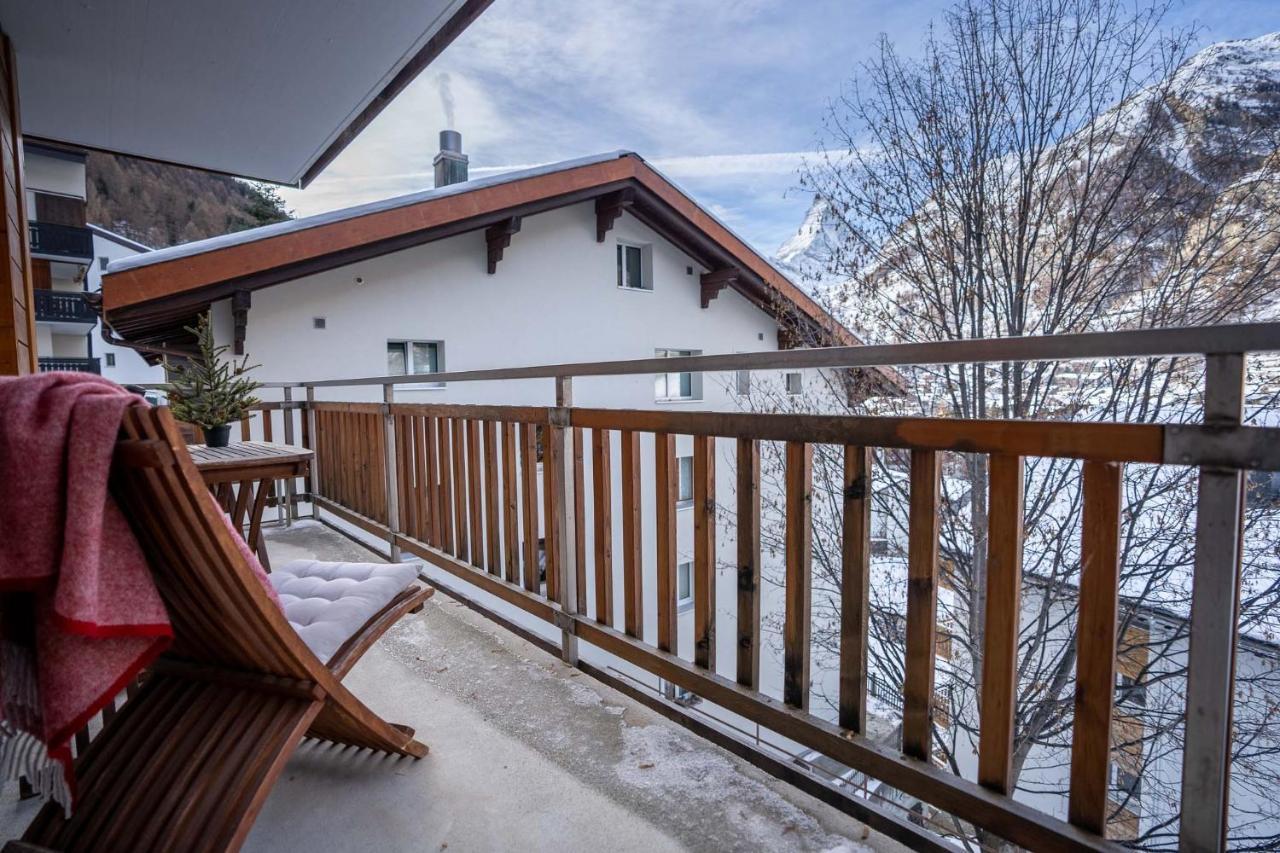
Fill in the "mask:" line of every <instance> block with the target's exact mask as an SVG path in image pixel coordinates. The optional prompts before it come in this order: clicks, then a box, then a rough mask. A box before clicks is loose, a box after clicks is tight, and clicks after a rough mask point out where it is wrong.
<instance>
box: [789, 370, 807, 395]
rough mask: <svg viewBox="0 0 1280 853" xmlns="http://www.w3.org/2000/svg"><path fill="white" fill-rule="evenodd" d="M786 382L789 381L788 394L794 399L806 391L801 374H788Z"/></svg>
mask: <svg viewBox="0 0 1280 853" xmlns="http://www.w3.org/2000/svg"><path fill="white" fill-rule="evenodd" d="M786 381H787V393H788V394H790V395H791V396H793V397H794V396H795V395H797V394H799V393H800V392H801V391H803V390H804V382H803V380H802V379H801V378H800V374H799V373H788V374H787V375H786Z"/></svg>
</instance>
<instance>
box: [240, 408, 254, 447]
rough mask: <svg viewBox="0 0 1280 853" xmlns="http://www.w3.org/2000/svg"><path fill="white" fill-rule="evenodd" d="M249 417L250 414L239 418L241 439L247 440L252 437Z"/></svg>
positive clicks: (250, 416)
mask: <svg viewBox="0 0 1280 853" xmlns="http://www.w3.org/2000/svg"><path fill="white" fill-rule="evenodd" d="M251 418H252V415H251V414H250V415H245V416H244V417H243V418H241V419H240V440H241V441H249V440H251V439H252V438H253V433H252V431H251V429H250V419H251Z"/></svg>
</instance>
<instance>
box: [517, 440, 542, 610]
mask: <svg viewBox="0 0 1280 853" xmlns="http://www.w3.org/2000/svg"><path fill="white" fill-rule="evenodd" d="M535 429H536V427H534V425H533V424H528V423H522V424H520V483H521V487H522V494H521V496H520V500H521V502H522V503H523V504H524V588H525V589H527V590H529V591H530V592H538V591H539V587H540V584H539V583H538V446H537V439H536V438H535V437H534V430H535Z"/></svg>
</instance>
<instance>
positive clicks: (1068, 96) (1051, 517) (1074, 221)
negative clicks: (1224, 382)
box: [754, 0, 1280, 848]
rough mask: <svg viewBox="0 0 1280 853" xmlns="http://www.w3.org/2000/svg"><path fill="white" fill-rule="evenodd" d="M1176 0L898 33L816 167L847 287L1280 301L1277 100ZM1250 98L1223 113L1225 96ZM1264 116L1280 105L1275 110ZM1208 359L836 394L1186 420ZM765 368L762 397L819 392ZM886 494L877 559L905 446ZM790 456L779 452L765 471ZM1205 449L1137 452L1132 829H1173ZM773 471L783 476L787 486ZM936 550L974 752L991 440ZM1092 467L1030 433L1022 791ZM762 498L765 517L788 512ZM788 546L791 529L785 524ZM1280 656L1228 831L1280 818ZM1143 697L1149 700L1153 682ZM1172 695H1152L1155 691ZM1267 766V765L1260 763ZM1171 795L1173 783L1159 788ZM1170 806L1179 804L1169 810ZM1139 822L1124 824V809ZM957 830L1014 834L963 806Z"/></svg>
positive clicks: (1252, 305) (966, 736) (964, 19)
mask: <svg viewBox="0 0 1280 853" xmlns="http://www.w3.org/2000/svg"><path fill="white" fill-rule="evenodd" d="M1166 8H1167V7H1166V5H1165V4H1164V3H1162V2H1156V3H1154V4H1152V5H1141V4H1140V5H1138V6H1137V7H1134V6H1131V5H1127V4H1125V3H1121V2H1117V0H961V2H960V3H959V4H958V5H957V6H955V7H954V8H953V9H952V10H951V11H950V12H949V13H948V14H947V15H946V16H945V17H944V19H943V21H942V22H941V24H940V25H939V26H938V27H937V28H936V29H933V30H931V31H930V33H929V35H928V37H927V39H926V40H925V42H924V45H923V49H922V50H921V51H920V52H919V54H918V56H917V57H916V58H908V57H906V56H904V55H903V54H902V53H901V52H900V51H899V50H898V49H897V48H896V47H895V46H894V45H893V44H891V43H890V42H888V41H887V40H882V41H881V43H880V46H879V50H878V53H877V55H876V57H875V58H874V59H873V60H871V61H870V62H868V63H867V64H866V65H865V66H864V67H862V68H861V69H860V70H859V72H858V73H857V75H856V77H855V79H854V81H853V82H852V83H851V84H850V86H849V88H848V90H847V91H846V92H845V93H844V94H843V95H842V96H841V97H839V98H838V99H837V100H836V101H835V102H834V103H833V105H832V107H831V110H830V113H829V116H828V121H827V127H826V130H827V140H826V144H825V146H824V148H823V149H822V150H821V151H820V152H819V155H818V157H817V158H816V159H815V160H814V162H813V163H811V164H810V166H809V167H808V168H807V169H806V171H805V173H804V175H803V184H804V186H806V187H807V188H808V189H810V190H812V191H813V192H815V193H816V194H817V195H818V196H819V197H820V198H821V199H822V200H823V202H824V203H825V204H826V205H827V206H828V208H829V215H830V219H831V220H833V221H834V222H835V224H836V226H835V228H834V231H833V233H832V234H830V235H828V239H829V241H830V245H829V246H828V248H829V249H830V255H831V258H832V260H831V269H830V270H829V271H828V272H829V273H830V274H831V275H833V276H835V277H837V278H838V279H840V280H841V281H842V282H843V283H842V284H841V285H838V286H836V287H833V288H831V290H830V291H829V292H828V293H827V294H826V298H827V299H828V301H829V302H830V303H831V307H832V309H833V310H834V311H835V312H837V314H839V315H840V316H843V317H845V318H847V319H848V321H849V322H850V324H851V325H854V326H856V327H857V328H859V329H860V331H862V332H864V333H865V334H867V336H868V337H869V338H870V339H872V340H883V341H901V342H916V341H937V340H958V339H964V338H983V337H988V338H989V337H1005V336H1018V335H1029V334H1060V333H1066V332H1078V331H1086V330H1087V331H1098V330H1114V329H1123V328H1138V327H1154V326H1180V325H1199V324H1205V323H1217V322H1227V321H1238V320H1243V319H1248V318H1254V317H1263V316H1269V314H1268V312H1270V311H1271V310H1272V305H1273V303H1274V302H1275V296H1276V290H1277V286H1278V285H1280V277H1278V276H1277V275H1276V273H1277V266H1280V257H1278V255H1277V253H1278V251H1280V249H1278V247H1280V175H1278V173H1277V168H1278V167H1280V164H1278V162H1277V161H1278V160H1280V155H1277V154H1276V151H1277V147H1276V138H1275V131H1276V130H1277V128H1276V127H1275V125H1274V122H1275V118H1274V116H1275V115H1276V112H1267V111H1260V112H1259V113H1257V114H1251V113H1250V112H1249V110H1248V109H1245V108H1242V107H1241V105H1240V104H1238V103H1236V104H1233V103H1229V101H1230V94H1229V93H1228V94H1226V95H1224V94H1222V93H1219V92H1216V91H1212V92H1210V93H1209V94H1206V87H1204V86H1203V85H1202V83H1203V80H1202V75H1203V74H1204V71H1205V63H1204V62H1197V61H1195V60H1193V61H1191V62H1187V54H1188V50H1189V48H1190V46H1191V45H1192V43H1193V41H1194V38H1195V35H1194V33H1191V32H1185V31H1170V30H1167V29H1165V28H1164V26H1163V20H1164V13H1165V11H1166ZM1228 114H1229V116H1230V118H1229V120H1228V119H1224V116H1226V115H1228ZM1268 116H1270V118H1269V119H1268ZM1262 369H1263V371H1264V374H1265V375H1264V376H1263V377H1262V378H1263V381H1262V382H1261V383H1259V384H1258V386H1257V388H1256V389H1255V391H1254V393H1253V396H1252V397H1251V399H1250V410H1251V412H1255V413H1256V412H1258V411H1263V410H1265V409H1266V408H1268V407H1269V406H1270V404H1271V403H1273V402H1274V399H1273V398H1272V396H1270V395H1273V394H1275V393H1276V391H1277V390H1278V389H1280V383H1277V382H1276V381H1275V380H1276V378H1277V377H1276V376H1275V371H1274V366H1273V365H1270V364H1266V365H1262ZM1199 370H1200V365H1199V364H1198V363H1197V362H1195V361H1194V360H1187V359H1182V360H1179V359H1148V360H1140V361H1136V362H1134V361H1127V362H1121V361H1117V362H1104V363H1091V364H1075V363H1012V364H1002V365H995V366H992V365H972V366H965V367H954V366H945V367H941V368H917V369H911V370H909V371H907V372H906V373H905V374H904V375H905V377H906V379H907V380H908V384H909V392H908V394H907V396H906V397H904V398H902V399H898V400H893V401H884V400H880V401H873V402H872V403H869V404H866V405H863V404H849V403H848V402H847V401H848V400H849V399H850V397H849V395H847V394H846V393H844V392H845V389H844V388H831V389H828V391H829V392H830V393H825V394H822V395H821V397H822V401H821V405H823V406H824V407H829V406H831V405H836V406H845V405H849V406H851V407H856V408H858V409H859V411H861V412H865V411H866V410H867V409H868V408H870V410H871V411H873V412H877V413H910V414H925V415H930V416H932V415H946V416H953V417H964V418H981V417H1001V418H1040V419H1064V420H1068V419H1089V420H1123V421H1136V422H1155V421H1162V422H1177V421H1184V420H1186V421H1190V420H1195V419H1197V418H1198V417H1199V414H1200V406H1201V402H1202V401H1201V399H1200V397H1199V391H1198V388H1199V384H1198V383H1199ZM818 404H819V402H818V401H816V400H807V401H797V400H796V399H795V398H794V397H787V396H785V395H780V394H771V393H769V392H768V390H767V389H764V390H761V391H760V392H758V393H757V395H756V399H755V400H754V405H755V406H756V407H758V408H769V409H779V408H781V409H788V408H796V407H797V405H801V406H811V405H818ZM876 461H877V466H876V471H875V477H876V481H877V483H878V484H879V487H878V488H877V489H876V490H875V492H874V499H875V502H876V503H875V510H874V512H875V513H876V514H877V515H878V516H879V517H880V518H881V519H882V525H883V528H884V541H883V543H882V549H881V551H882V553H881V554H880V555H879V556H878V557H877V558H876V563H877V565H878V567H877V571H884V572H887V573H889V575H892V573H893V572H894V571H895V568H900V567H901V565H902V559H901V558H902V556H903V555H902V554H901V553H899V552H900V544H901V543H903V542H905V541H906V540H905V529H904V528H903V524H904V522H905V519H906V517H907V514H906V512H905V511H904V509H903V508H904V507H905V505H906V498H907V495H906V485H905V478H904V477H903V476H901V471H902V470H903V467H904V463H905V460H904V458H902V457H899V456H897V455H895V454H894V453H892V452H882V453H880V454H879V455H878V456H877V460H876ZM781 470H782V469H781V461H780V460H778V459H776V458H775V459H772V460H770V459H768V458H766V460H765V463H764V471H765V477H766V479H771V478H777V479H778V480H779V481H780V475H781ZM1194 486H1195V474H1194V471H1192V470H1189V469H1181V468H1175V467H1157V466H1151V467H1143V466H1128V469H1127V471H1126V477H1125V501H1126V503H1125V518H1126V524H1125V528H1124V537H1123V541H1122V546H1123V553H1122V560H1123V566H1122V580H1121V592H1122V596H1123V599H1124V605H1123V612H1122V615H1121V625H1120V630H1119V636H1118V643H1119V646H1120V664H1121V666H1120V669H1121V671H1122V672H1124V673H1125V675H1126V677H1127V678H1128V681H1126V683H1125V685H1124V686H1123V687H1122V689H1121V692H1120V694H1119V695H1118V702H1119V703H1120V708H1121V712H1120V713H1118V718H1119V719H1120V722H1118V723H1117V725H1116V727H1115V729H1114V740H1115V748H1116V752H1115V755H1116V762H1117V765H1118V766H1122V767H1123V768H1125V770H1126V773H1129V774H1130V775H1133V776H1136V777H1137V779H1139V780H1140V784H1141V786H1142V792H1143V793H1142V798H1143V801H1144V804H1150V807H1148V808H1144V809H1142V810H1141V811H1142V814H1143V819H1142V821H1141V823H1140V824H1139V823H1138V822H1137V821H1136V820H1134V819H1132V815H1134V814H1136V813H1138V811H1139V809H1138V808H1137V807H1136V804H1135V803H1134V802H1132V800H1134V799H1136V796H1137V794H1136V787H1135V786H1132V785H1130V786H1128V787H1122V788H1121V790H1119V791H1118V792H1117V793H1116V794H1115V796H1114V797H1113V799H1114V800H1115V812H1114V815H1113V819H1114V820H1115V821H1116V824H1115V825H1114V826H1113V830H1114V832H1115V833H1116V834H1117V835H1118V836H1121V835H1123V836H1125V837H1127V838H1128V840H1130V841H1131V842H1132V843H1134V844H1135V845H1138V846H1143V847H1149V848H1162V847H1173V846H1175V845H1176V842H1177V838H1176V833H1177V821H1176V815H1177V812H1178V804H1177V793H1178V792H1177V784H1178V782H1177V779H1176V778H1170V773H1169V772H1168V768H1170V767H1174V766H1179V765H1178V760H1179V759H1178V755H1179V754H1180V749H1181V743H1180V741H1179V737H1180V725H1181V709H1182V702H1181V700H1180V698H1177V700H1176V701H1174V700H1169V701H1164V698H1165V697H1167V696H1175V697H1176V696H1177V694H1178V691H1179V689H1180V687H1179V685H1180V684H1181V683H1182V681H1183V680H1184V679H1185V644H1186V636H1185V631H1186V628H1185V622H1184V619H1183V617H1184V616H1185V614H1186V612H1187V608H1188V603H1189V594H1190V567H1191V565H1192V557H1193V554H1192V548H1191V545H1192V543H1191V537H1190V536H1189V535H1188V531H1190V530H1191V529H1192V522H1193V516H1194ZM840 492H841V478H840V460H839V458H838V456H837V455H835V453H834V452H828V451H820V452H819V453H818V454H817V455H816V457H815V483H814V525H815V529H814V551H815V553H814V565H815V579H814V580H815V595H814V611H815V612H814V618H815V629H814V637H815V643H817V644H818V646H819V647H820V648H821V649H824V650H825V651H826V652H828V653H829V654H830V655H831V656H832V657H834V656H835V655H836V653H837V652H838V648H839V634H838V632H839V604H840V602H839V589H840V560H839V542H840V506H841V501H840ZM774 493H775V494H777V493H778V492H777V490H774ZM944 498H945V500H944V506H943V509H942V515H943V528H942V530H943V533H942V542H941V552H942V558H943V567H942V583H943V586H944V589H945V590H946V591H947V594H946V595H945V596H943V598H942V601H941V604H940V612H939V622H940V628H941V630H942V632H944V634H945V636H946V643H947V645H948V646H949V652H947V653H948V654H949V655H950V656H951V666H950V667H949V673H950V675H949V678H948V680H947V682H946V683H947V685H948V686H947V691H946V692H945V694H943V695H940V696H939V697H938V699H939V701H940V703H943V704H944V705H945V707H943V708H941V714H940V720H941V722H937V721H936V722H935V745H936V749H937V752H938V754H939V755H941V757H942V760H943V761H944V762H946V763H948V764H949V765H950V766H951V768H952V769H953V770H954V771H955V772H957V773H959V772H962V761H963V757H964V756H965V755H966V754H967V753H968V752H969V751H970V750H972V749H973V748H974V747H976V743H977V719H978V695H979V691H978V674H980V672H981V661H982V647H983V624H984V613H983V590H984V589H985V576H986V566H985V554H986V518H987V507H986V499H987V470H986V459H985V457H983V456H981V455H971V454H950V455H948V458H947V459H946V461H945V467H944ZM1079 510H1080V492H1079V469H1078V465H1077V464H1076V463H1072V462H1069V461H1065V460H1051V459H1034V460H1028V465H1027V472H1026V504H1025V527H1026V539H1027V542H1026V549H1025V557H1024V571H1025V577H1026V579H1025V581H1024V585H1025V588H1026V590H1027V592H1026V594H1025V601H1024V604H1023V614H1022V628H1021V632H1020V642H1019V688H1018V705H1017V711H1016V722H1015V752H1014V778H1015V779H1016V781H1017V784H1018V787H1019V789H1020V790H1021V791H1023V792H1024V793H1027V794H1035V793H1050V794H1052V793H1062V792H1064V791H1065V787H1066V774H1065V773H1064V772H1062V768H1063V767H1064V766H1065V762H1066V760H1067V757H1068V756H1069V744H1070V722H1071V707H1072V691H1073V689H1074V667H1075V650H1076V649H1075V628H1074V624H1075V610H1076V607H1075V600H1074V595H1075V589H1076V587H1077V582H1078V577H1079V550H1078V545H1077V543H1078V541H1079V536H1078V528H1079V523H1080V521H1079ZM778 515H779V514H778V513H776V512H775V513H766V517H774V518H777V517H778ZM1247 524H1248V529H1249V537H1248V542H1249V545H1248V549H1247V553H1246V556H1245V569H1244V571H1245V579H1246V580H1245V584H1246V596H1245V602H1244V608H1243V612H1242V616H1241V629H1242V631H1243V632H1245V633H1246V634H1250V635H1256V636H1263V637H1265V636H1266V635H1267V633H1268V632H1271V633H1272V634H1274V632H1275V629H1276V623H1275V621H1274V619H1275V617H1274V616H1273V615H1272V611H1273V609H1274V608H1275V606H1276V604H1277V603H1280V568H1278V565H1280V561H1278V560H1277V556H1276V554H1275V551H1274V546H1273V545H1272V542H1274V541H1275V534H1276V533H1277V532H1280V517H1278V515H1277V512H1276V510H1275V508H1274V507H1273V505H1272V504H1271V503H1270V502H1269V501H1262V500H1254V501H1251V503H1250V508H1249V514H1248V521H1247ZM766 545H767V546H771V547H772V548H773V549H775V550H777V551H778V552H780V551H781V529H780V528H779V529H775V530H773V531H772V536H770V531H766ZM873 587H874V589H873V602H872V606H873V615H872V620H871V625H872V627H871V630H872V635H873V643H872V647H873V652H872V654H873V662H872V667H873V669H875V670H877V672H878V673H879V675H880V677H881V678H883V679H885V680H887V681H888V682H890V683H891V684H892V686H893V687H894V688H895V689H897V688H900V685H901V678H902V660H903V639H902V627H901V626H902V614H903V610H902V602H901V600H900V599H901V596H900V595H897V594H896V593H895V592H894V591H893V585H892V584H884V585H882V584H875V585H873ZM1276 681H1277V678H1276V675H1275V674H1274V672H1271V671H1269V670H1268V671H1260V672H1257V673H1241V675H1240V678H1239V680H1238V685H1237V686H1238V690H1240V691H1243V692H1248V691H1256V692H1257V693H1258V695H1259V696H1260V697H1261V698H1260V700H1259V701H1258V702H1257V703H1256V704H1254V705H1253V706H1251V710H1249V711H1247V712H1244V713H1242V714H1241V727H1242V729H1241V733H1240V736H1239V737H1237V739H1236V744H1235V747H1236V753H1235V757H1236V761H1237V764H1236V768H1235V773H1234V774H1233V786H1234V787H1235V789H1236V790H1238V791H1240V792H1241V793H1242V794H1250V795H1249V796H1239V797H1237V798H1236V799H1237V801H1239V802H1241V803H1246V804H1248V803H1252V804H1253V805H1244V806H1240V807H1238V808H1235V809H1233V813H1232V843H1233V845H1236V846H1240V847H1242V848H1253V847H1257V848H1262V847H1267V846H1269V845H1270V846H1274V845H1275V844H1277V843H1280V810H1278V809H1277V806H1276V805H1275V803H1274V799H1273V797H1271V796H1270V795H1268V794H1267V791H1268V790H1274V788H1275V787H1276V785H1277V784H1280V734H1278V733H1277V731H1276V726H1277V715H1280V709H1278V708H1277V702H1278V698H1280V697H1278V696H1277V689H1280V684H1277V683H1276ZM1144 698H1145V700H1146V702H1145V704H1146V707H1145V708H1143V707H1142V704H1143V703H1142V702H1141V701H1140V700H1141V699H1144ZM1157 700H1160V701H1157ZM1251 787H1252V789H1253V790H1252V792H1250V790H1249V789H1250V788H1251ZM1157 803H1163V805H1156V804H1157ZM1169 815H1172V817H1169ZM1126 821H1127V823H1126ZM954 830H955V833H956V834H957V836H959V837H963V838H966V839H968V840H969V842H970V843H976V844H986V843H989V842H990V843H994V841H993V839H989V838H986V837H985V836H984V835H982V834H981V833H973V831H972V829H971V828H967V827H963V826H961V825H959V824H958V823H956V824H955V826H954Z"/></svg>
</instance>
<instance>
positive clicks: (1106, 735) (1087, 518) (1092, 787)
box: [1067, 462, 1194, 835]
mask: <svg viewBox="0 0 1280 853" xmlns="http://www.w3.org/2000/svg"><path fill="white" fill-rule="evenodd" d="M1122 471H1123V469H1122V466H1120V465H1116V464H1111V463H1103V462H1086V463H1085V464H1084V486H1083V491H1082V493H1081V502H1082V504H1083V507H1084V510H1083V516H1084V517H1083V523H1082V530H1081V541H1080V612H1079V621H1078V624H1077V626H1076V634H1077V640H1076V643H1077V655H1076V701H1075V717H1074V719H1073V722H1072V728H1071V794H1070V800H1069V802H1068V806H1067V818H1068V820H1070V821H1071V822H1072V823H1073V824H1075V825H1076V826H1078V827H1080V828H1081V829H1086V830H1088V831H1090V832H1096V833H1098V834H1099V835H1101V834H1102V833H1103V831H1104V830H1105V827H1106V820H1107V792H1108V788H1109V784H1108V783H1109V781H1110V764H1111V712H1112V705H1113V703H1114V701H1115V689H1116V688H1115V684H1116V681H1115V679H1116V672H1115V670H1116V615H1117V605H1118V603H1119V598H1118V596H1119V582H1120V506H1121V485H1122V481H1121V475H1122ZM1184 805H1186V806H1187V807H1189V808H1194V805H1193V804H1190V803H1187V804H1184Z"/></svg>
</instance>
